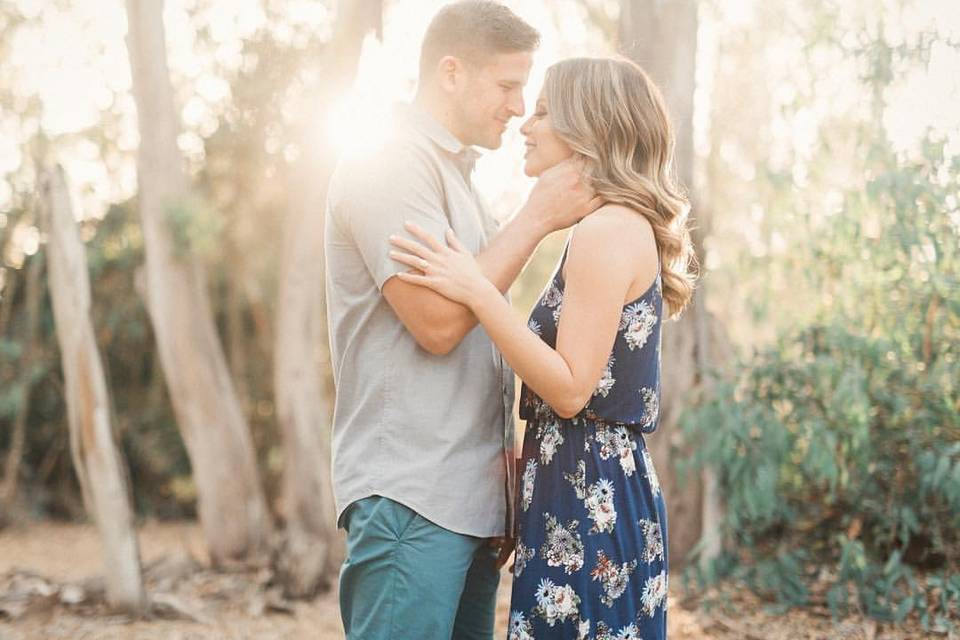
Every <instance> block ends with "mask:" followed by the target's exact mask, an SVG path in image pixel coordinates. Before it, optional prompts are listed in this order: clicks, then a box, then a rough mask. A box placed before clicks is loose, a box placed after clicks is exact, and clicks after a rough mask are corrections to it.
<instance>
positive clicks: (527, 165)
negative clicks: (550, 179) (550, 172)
mask: <svg viewBox="0 0 960 640" xmlns="http://www.w3.org/2000/svg"><path fill="white" fill-rule="evenodd" d="M523 173H524V175H526V176H527V177H528V178H539V177H540V174H541V173H543V169H542V168H541V167H539V166H537V164H536V163H533V162H530V161H529V160H527V161H526V162H524V163H523Z"/></svg>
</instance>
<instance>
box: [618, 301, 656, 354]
mask: <svg viewBox="0 0 960 640" xmlns="http://www.w3.org/2000/svg"><path fill="white" fill-rule="evenodd" d="M656 325H657V312H656V310H655V309H654V308H653V305H651V304H650V303H649V302H647V301H646V300H641V301H640V302H637V303H636V304H632V305H630V306H628V307H627V308H625V309H624V310H623V315H621V316H620V326H619V327H618V328H619V330H620V331H622V332H623V337H624V338H625V339H626V341H627V347H628V348H629V349H630V350H631V351H633V350H634V349H642V348H643V345H645V344H647V340H648V339H649V338H650V334H652V333H653V328H654V327H655V326H656Z"/></svg>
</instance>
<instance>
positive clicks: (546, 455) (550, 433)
mask: <svg viewBox="0 0 960 640" xmlns="http://www.w3.org/2000/svg"><path fill="white" fill-rule="evenodd" d="M537 437H538V438H540V462H541V463H542V464H544V465H547V464H550V462H551V461H552V460H553V454H555V453H556V452H557V448H558V447H559V446H560V445H562V444H563V434H562V433H560V425H559V424H557V423H556V422H548V423H547V424H545V425H543V426H542V427H541V429H540V433H539V434H537Z"/></svg>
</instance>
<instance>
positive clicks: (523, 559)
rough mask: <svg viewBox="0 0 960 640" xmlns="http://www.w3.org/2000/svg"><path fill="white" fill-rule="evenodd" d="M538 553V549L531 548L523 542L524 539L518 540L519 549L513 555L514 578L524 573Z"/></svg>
mask: <svg viewBox="0 0 960 640" xmlns="http://www.w3.org/2000/svg"><path fill="white" fill-rule="evenodd" d="M536 553H537V552H536V550H534V549H531V548H530V547H528V546H527V545H525V544H523V541H522V540H518V541H517V549H516V551H515V552H514V556H513V577H514V578H519V577H520V576H521V574H523V570H524V569H525V568H526V567H527V563H528V562H530V560H532V559H533V556H534V555H536Z"/></svg>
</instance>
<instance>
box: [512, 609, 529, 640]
mask: <svg viewBox="0 0 960 640" xmlns="http://www.w3.org/2000/svg"><path fill="white" fill-rule="evenodd" d="M507 640H535V638H534V637H533V625H532V624H530V621H529V620H527V618H526V616H524V615H523V613H522V612H520V611H511V612H510V630H509V632H508V635H507Z"/></svg>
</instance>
